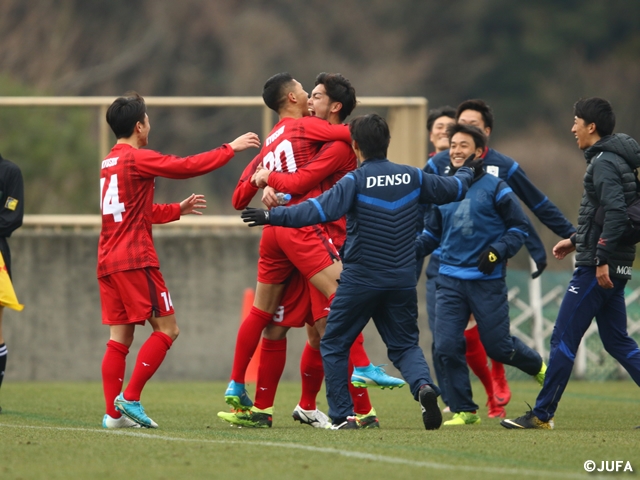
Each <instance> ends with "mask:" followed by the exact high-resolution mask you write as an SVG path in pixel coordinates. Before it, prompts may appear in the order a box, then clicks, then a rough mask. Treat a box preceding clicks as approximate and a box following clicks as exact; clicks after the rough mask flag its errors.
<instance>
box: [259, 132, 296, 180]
mask: <svg viewBox="0 0 640 480" xmlns="http://www.w3.org/2000/svg"><path fill="white" fill-rule="evenodd" d="M283 153H284V157H285V160H286V162H287V172H291V173H293V172H295V171H296V170H297V168H298V167H297V165H296V159H295V157H294V156H293V147H292V146H291V142H290V141H289V140H286V139H285V140H282V141H281V142H280V143H279V144H278V146H277V147H276V149H275V150H274V151H273V152H269V153H267V154H266V155H265V156H264V160H263V161H262V163H263V165H264V168H266V169H267V170H271V171H272V172H273V171H275V172H282V171H283V170H282V154H283Z"/></svg>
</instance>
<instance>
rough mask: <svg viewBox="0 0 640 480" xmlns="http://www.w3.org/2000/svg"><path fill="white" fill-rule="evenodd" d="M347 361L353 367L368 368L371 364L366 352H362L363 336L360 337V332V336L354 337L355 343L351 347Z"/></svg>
mask: <svg viewBox="0 0 640 480" xmlns="http://www.w3.org/2000/svg"><path fill="white" fill-rule="evenodd" d="M349 361H350V362H351V363H353V366H354V367H368V366H369V364H370V363H371V361H370V360H369V357H368V356H367V352H366V351H365V350H364V335H362V332H360V335H358V336H357V337H356V340H355V342H353V345H351V350H350V351H349Z"/></svg>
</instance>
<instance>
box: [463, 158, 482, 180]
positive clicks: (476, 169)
mask: <svg viewBox="0 0 640 480" xmlns="http://www.w3.org/2000/svg"><path fill="white" fill-rule="evenodd" d="M483 165H484V159H482V158H478V159H477V160H476V154H475V153H472V154H471V155H469V156H468V157H467V159H466V160H465V161H464V163H463V164H462V166H463V167H469V168H470V169H472V170H473V178H478V177H479V176H480V175H482V172H484V170H482V167H483Z"/></svg>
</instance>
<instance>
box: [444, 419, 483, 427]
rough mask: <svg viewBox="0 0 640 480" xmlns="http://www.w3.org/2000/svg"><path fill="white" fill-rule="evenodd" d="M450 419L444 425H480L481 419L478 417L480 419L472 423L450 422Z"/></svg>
mask: <svg viewBox="0 0 640 480" xmlns="http://www.w3.org/2000/svg"><path fill="white" fill-rule="evenodd" d="M449 422H450V421H447V422H444V423H443V424H442V425H444V426H445V427H466V426H467V425H471V426H473V425H480V423H481V420H480V419H478V421H476V422H472V423H466V422H465V423H449Z"/></svg>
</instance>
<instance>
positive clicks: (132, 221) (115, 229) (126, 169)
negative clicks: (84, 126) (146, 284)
mask: <svg viewBox="0 0 640 480" xmlns="http://www.w3.org/2000/svg"><path fill="white" fill-rule="evenodd" d="M233 155H234V152H233V149H232V148H231V147H230V146H229V145H227V144H224V145H222V146H221V147H218V148H216V149H215V150H211V151H209V152H205V153H200V154H198V155H192V156H190V157H184V158H181V157H176V156H175V155H163V154H162V153H159V152H155V151H153V150H141V149H137V148H134V147H132V146H131V145H128V144H124V143H119V144H116V145H115V146H114V147H113V149H112V150H111V152H109V155H108V156H107V158H105V159H104V160H103V161H102V168H101V170H100V210H101V212H102V230H101V232H100V239H99V241H98V278H99V277H103V276H105V275H109V274H112V273H115V272H121V271H124V270H134V269H137V268H145V267H159V266H160V262H159V261H158V256H157V254H156V250H155V247H154V246H153V238H152V235H151V225H152V223H162V219H161V218H159V217H162V216H164V215H160V213H161V212H160V210H159V209H158V207H156V208H155V209H154V206H153V190H154V182H155V177H165V178H176V179H182V178H191V177H197V176H198V175H203V174H205V173H208V172H210V171H212V170H215V169H216V168H220V167H222V166H223V165H225V164H226V163H227V162H228V161H229V160H231V158H233ZM173 213H175V212H173ZM167 215H171V212H170V211H167ZM167 220H168V219H167Z"/></svg>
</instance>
